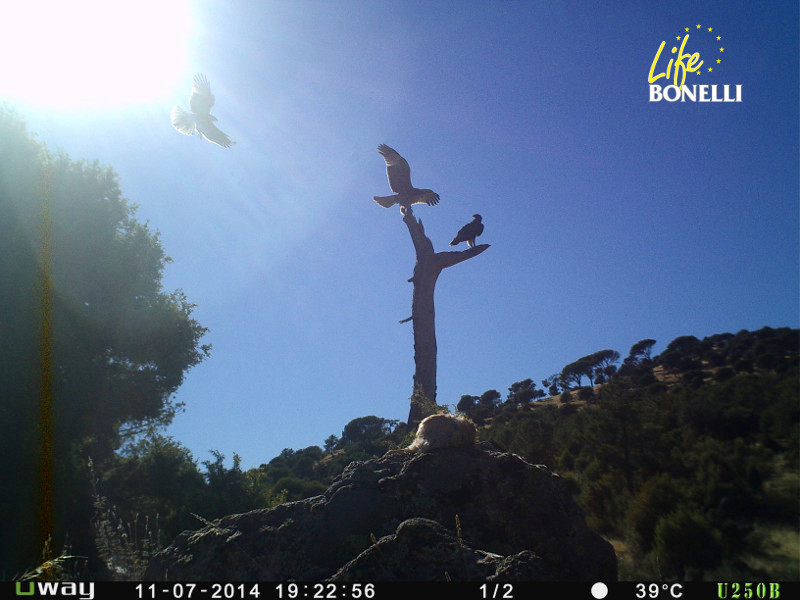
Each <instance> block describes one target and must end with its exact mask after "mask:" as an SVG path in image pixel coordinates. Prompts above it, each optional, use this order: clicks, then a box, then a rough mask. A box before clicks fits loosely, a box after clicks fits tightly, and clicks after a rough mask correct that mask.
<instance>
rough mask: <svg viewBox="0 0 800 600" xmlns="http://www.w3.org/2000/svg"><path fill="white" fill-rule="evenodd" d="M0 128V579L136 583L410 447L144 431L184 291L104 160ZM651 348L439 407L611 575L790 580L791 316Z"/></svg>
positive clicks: (390, 425) (183, 343)
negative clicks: (355, 469) (555, 481)
mask: <svg viewBox="0 0 800 600" xmlns="http://www.w3.org/2000/svg"><path fill="white" fill-rule="evenodd" d="M0 139H2V140H3V143H2V144H0V307H2V312H0V340H2V344H0V440H2V442H3V454H2V460H0V511H1V513H2V515H3V527H1V528H0V578H2V579H10V578H19V577H24V576H38V577H51V578H56V577H84V578H92V579H100V578H116V579H136V577H137V576H138V575H139V574H140V573H141V572H142V569H143V567H144V565H145V562H146V560H147V558H148V557H149V556H150V555H151V554H152V553H153V552H155V551H157V550H158V549H160V548H162V547H163V546H164V545H166V544H167V543H169V541H170V540H171V539H172V538H173V537H174V536H175V535H177V534H178V533H179V532H180V531H182V530H185V529H196V528H198V527H201V526H202V525H203V523H204V522H207V521H208V520H211V519H214V518H217V517H220V516H223V515H226V514H231V513H237V512H243V511H247V510H251V509H256V508H264V507H269V506H274V505H276V504H279V503H282V502H286V501H291V500H298V499H302V498H305V497H309V496H313V495H315V494H319V493H321V492H322V491H324V490H325V489H326V487H327V486H328V485H329V484H330V483H331V481H332V480H333V478H334V477H335V476H336V475H338V474H339V473H340V472H341V471H342V469H343V468H344V467H345V466H346V465H347V464H348V463H349V462H351V461H354V460H365V459H369V458H372V457H376V456H380V455H382V454H383V453H385V452H386V451H387V450H389V449H392V448H397V447H401V446H403V445H405V444H407V443H408V442H409V441H410V440H409V439H408V438H407V437H406V435H405V430H406V428H405V423H401V422H398V421H394V420H387V419H383V418H380V417H377V416H366V417H361V418H358V419H355V420H353V421H351V422H350V423H348V424H346V425H345V426H344V428H343V429H342V431H341V433H340V434H339V435H331V436H330V437H328V438H327V439H326V440H324V442H323V443H322V445H321V446H311V447H308V448H305V449H300V450H292V449H289V448H287V449H285V450H283V451H282V452H281V453H280V455H279V456H276V457H274V458H272V459H271V460H269V462H266V463H264V464H262V465H260V466H259V467H257V468H254V469H249V470H243V469H242V468H241V460H240V458H239V457H238V456H236V455H234V456H233V457H232V465H231V466H230V467H228V466H226V463H225V457H224V456H223V455H221V454H220V453H219V452H216V451H210V453H209V456H208V457H201V459H200V460H199V462H198V458H196V457H194V456H192V454H191V452H189V450H188V449H187V448H185V447H184V446H183V445H182V444H181V443H180V442H179V441H177V440H174V439H172V438H168V437H165V436H163V435H162V434H161V432H162V431H163V430H164V428H165V427H166V426H167V425H168V424H169V423H170V422H171V421H172V419H173V418H174V416H175V415H176V414H177V413H178V412H179V411H180V410H181V406H180V405H179V404H178V403H176V402H174V401H173V394H174V393H175V391H176V390H177V389H178V387H179V386H180V384H181V382H182V381H183V377H184V376H185V375H186V373H187V372H188V371H189V370H190V369H191V368H192V366H194V365H196V364H198V363H199V362H200V361H202V360H204V359H206V358H207V357H208V356H210V348H209V347H208V346H205V345H203V344H202V343H201V340H202V337H203V334H204V333H205V329H204V328H203V327H202V326H201V325H200V324H199V323H198V322H197V321H196V320H195V319H194V318H193V317H192V309H193V305H192V304H191V303H190V302H189V301H188V299H187V298H186V297H185V296H184V295H183V294H182V293H181V292H180V291H179V290H178V291H174V292H167V291H165V290H163V289H162V286H161V277H162V273H163V269H164V267H165V265H166V264H167V263H168V262H169V258H168V257H167V255H166V254H165V253H164V250H163V248H162V246H161V243H160V241H159V238H158V234H157V233H156V232H153V231H151V230H150V229H149V228H148V226H147V225H146V224H142V223H140V222H138V221H137V220H136V218H135V206H133V205H132V204H130V203H129V202H127V201H126V200H125V199H124V198H123V197H122V195H121V192H120V189H119V185H118V183H117V180H116V175H115V174H114V173H113V171H112V170H111V169H109V168H107V167H102V166H100V165H98V164H97V163H87V162H85V161H73V160H71V159H70V158H69V157H68V156H66V155H64V154H63V153H51V152H50V151H48V150H47V148H45V147H44V146H43V145H42V144H40V143H39V142H37V141H36V139H35V138H34V137H33V136H32V135H30V134H29V133H28V132H27V130H26V127H25V125H24V124H23V123H22V122H21V121H20V120H19V119H18V118H17V117H16V116H15V115H14V114H13V113H11V112H10V111H7V110H4V109H2V108H0ZM654 344H655V341H654V340H650V339H645V340H642V341H641V342H638V343H637V344H635V345H634V346H633V347H632V348H631V350H630V352H629V354H628V356H627V357H626V358H624V359H623V360H622V361H621V362H620V359H621V356H620V354H619V353H618V352H616V351H614V350H609V349H606V350H600V351H597V352H594V353H592V354H589V355H587V356H585V357H582V358H579V359H577V360H575V361H574V362H572V363H570V364H568V365H566V366H565V367H564V368H563V369H562V371H561V372H559V373H557V374H554V375H551V376H549V377H547V378H545V379H542V380H541V381H540V382H539V383H540V384H541V387H539V384H537V382H535V381H534V380H533V379H524V380H521V381H519V382H515V383H513V384H511V386H510V387H509V390H508V393H507V395H506V397H505V398H503V396H502V395H501V394H500V393H499V392H497V391H496V390H488V391H486V392H484V393H483V394H481V395H479V396H472V395H464V396H462V397H461V399H460V400H458V402H457V410H458V411H459V412H461V413H463V414H465V415H468V416H469V417H470V418H472V419H473V420H474V421H475V422H476V424H478V426H479V436H480V438H481V439H482V440H485V441H489V442H492V443H494V444H495V445H496V446H498V447H499V448H501V449H504V450H507V451H512V452H516V453H518V454H520V455H522V456H524V457H526V458H527V459H528V460H530V461H533V462H537V463H544V464H547V465H548V466H550V467H552V468H553V469H554V470H555V471H557V472H558V473H559V474H561V476H562V477H564V478H565V479H566V480H568V481H569V482H571V485H572V488H573V490H574V493H575V496H576V498H577V499H578V501H579V502H580V504H581V505H582V506H583V508H584V509H585V511H586V515H587V520H588V522H589V524H590V525H591V526H592V527H593V528H595V529H596V530H597V531H599V532H601V533H602V534H604V535H606V536H607V537H609V539H612V540H613V541H614V543H615V544H616V545H617V549H618V553H619V554H620V556H621V557H623V558H625V557H629V559H628V560H623V561H622V562H621V565H622V569H623V571H622V576H623V577H626V576H627V577H629V578H636V579H643V578H654V579H655V578H665V579H681V578H702V577H714V578H720V579H737V580H741V578H742V577H745V576H747V577H749V578H752V579H762V580H766V579H797V578H798V576H800V573H798V572H797V564H798V561H797V556H796V552H797V544H796V541H797V523H798V503H797V499H798V468H799V466H800V465H799V464H798V447H799V441H798V421H799V420H800V417H799V415H798V402H797V399H798V385H797V382H798V331H797V330H792V329H788V328H781V329H771V328H764V329H761V330H759V331H755V332H749V331H741V332H739V333H737V334H721V335H716V336H712V337H710V338H706V339H703V340H699V339H697V338H695V337H693V336H683V337H680V338H677V339H676V340H674V341H672V342H671V343H670V344H669V345H668V346H667V348H666V350H665V351H664V352H662V353H661V354H660V355H658V356H651V351H652V348H653V346H654ZM586 382H588V386H586V385H584V383H586ZM203 458H204V459H205V460H202V459H203ZM785 540H788V543H784V542H785ZM789 546H793V547H794V552H795V555H794V557H792V555H791V554H788V555H787V550H786V548H787V547H789ZM487 550H491V549H487ZM37 567H40V571H39V572H38V573H36V572H35V571H34V570H35V569H36V568H37Z"/></svg>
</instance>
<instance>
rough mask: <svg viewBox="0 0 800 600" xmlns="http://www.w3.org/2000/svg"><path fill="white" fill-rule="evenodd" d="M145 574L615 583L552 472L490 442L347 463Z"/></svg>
mask: <svg viewBox="0 0 800 600" xmlns="http://www.w3.org/2000/svg"><path fill="white" fill-rule="evenodd" d="M144 578H145V579H147V580H185V581H191V580H195V581H202V580H228V581H233V580H235V581H252V580H260V581H286V580H298V581H322V580H327V579H336V580H343V581H344V580H361V581H386V580H398V581H407V580H417V581H420V580H427V581H435V580H442V581H444V580H445V579H446V578H450V579H451V580H453V581H457V580H472V581H477V580H516V581H520V580H529V581H546V580H551V581H571V580H579V581H613V580H616V578H617V563H616V556H615V554H614V550H613V548H612V547H611V545H610V544H609V543H608V542H606V541H605V540H604V539H603V538H601V537H600V536H599V535H597V534H596V533H594V532H593V531H591V530H590V529H589V528H588V527H587V526H586V522H585V520H584V515H583V513H582V511H581V510H580V508H579V507H578V506H577V505H576V504H575V502H574V501H573V500H572V497H571V496H570V494H569V492H568V490H567V488H566V486H565V485H564V483H563V481H562V480H561V478H560V477H559V476H558V475H556V474H554V473H553V472H552V471H550V470H549V469H547V468H546V467H544V466H541V465H532V464H530V463H528V462H526V461H525V460H524V459H522V458H521V457H519V456H517V455H514V454H508V453H503V452H499V451H496V450H494V449H492V448H491V447H490V446H489V445H488V444H471V445H468V446H460V447H451V448H436V449H433V450H431V451H429V452H424V453H413V452H410V451H395V452H390V453H388V454H386V455H384V456H383V457H381V458H379V459H374V460H369V461H366V462H356V463H352V464H350V465H348V466H347V468H345V470H344V471H343V472H342V474H341V475H340V476H339V477H337V478H336V479H335V480H334V482H333V483H332V484H331V486H330V487H329V488H328V490H327V491H326V492H325V493H324V494H323V495H321V496H315V497H313V498H308V499H306V500H302V501H300V502H290V503H288V504H282V505H280V506H277V507H274V508H271V509H263V510H255V511H252V512H248V513H244V514H239V515H230V516H227V517H223V518H221V519H218V520H216V521H214V522H213V523H210V524H208V525H207V526H206V527H204V528H203V529H200V530H198V531H186V532H183V533H182V534H180V535H179V536H178V537H177V538H176V539H175V540H174V541H173V543H172V544H171V545H170V546H169V547H167V548H166V549H164V550H162V551H161V552H160V553H159V554H157V555H156V556H155V557H154V558H153V559H152V561H151V563H150V565H149V567H148V569H147V571H146V573H145V576H144Z"/></svg>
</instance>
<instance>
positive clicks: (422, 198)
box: [372, 144, 439, 214]
mask: <svg viewBox="0 0 800 600" xmlns="http://www.w3.org/2000/svg"><path fill="white" fill-rule="evenodd" d="M378 152H380V153H381V155H382V156H383V159H384V160H385V161H386V176H387V177H388V178H389V187H390V188H391V189H392V191H393V192H394V193H395V195H394V196H373V197H372V199H373V200H375V202H377V203H378V204H380V205H381V206H383V207H384V208H390V207H392V206H393V205H395V204H399V205H400V212H402V213H404V214H405V212H406V210H408V209H409V208H410V207H411V205H412V204H427V205H428V206H434V205H436V204H439V194H437V193H436V192H434V191H433V190H422V189H419V188H415V187H414V186H413V185H411V168H410V167H409V166H408V162H406V159H405V158H403V157H402V156H400V155H399V154H398V153H397V151H396V150H393V149H392V148H389V146H387V145H386V144H381V145H380V146H378Z"/></svg>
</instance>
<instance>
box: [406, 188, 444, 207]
mask: <svg viewBox="0 0 800 600" xmlns="http://www.w3.org/2000/svg"><path fill="white" fill-rule="evenodd" d="M418 191H419V192H420V193H419V194H415V195H414V199H413V200H412V201H411V204H427V205H428V206H436V205H437V204H439V194H437V193H436V192H434V191H433V190H418Z"/></svg>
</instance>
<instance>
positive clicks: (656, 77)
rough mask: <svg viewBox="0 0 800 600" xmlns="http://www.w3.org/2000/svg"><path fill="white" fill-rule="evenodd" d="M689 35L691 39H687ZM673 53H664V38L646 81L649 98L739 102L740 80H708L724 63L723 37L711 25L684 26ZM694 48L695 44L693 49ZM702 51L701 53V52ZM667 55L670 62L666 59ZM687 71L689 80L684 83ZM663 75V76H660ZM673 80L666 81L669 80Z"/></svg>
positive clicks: (665, 43)
mask: <svg viewBox="0 0 800 600" xmlns="http://www.w3.org/2000/svg"><path fill="white" fill-rule="evenodd" d="M690 37H691V40H690ZM675 40H676V43H675V45H674V46H673V47H672V51H671V53H670V54H672V57H671V58H670V55H669V54H665V53H664V48H665V47H666V45H667V42H666V40H665V41H662V42H661V45H660V46H659V47H658V50H657V51H656V54H655V56H654V57H653V62H652V63H651V65H650V72H649V73H648V75H647V81H648V83H649V84H650V102H661V101H662V100H666V101H667V102H741V101H742V86H741V84H728V83H724V84H719V83H707V82H706V80H707V79H710V78H712V77H713V76H714V75H715V74H717V73H718V72H719V71H720V70H721V69H722V67H723V65H724V63H723V58H724V56H725V41H724V40H723V38H722V34H721V33H718V32H717V31H715V30H714V28H713V27H708V26H704V25H701V24H699V23H698V24H697V25H696V26H693V27H684V28H683V29H681V31H680V32H678V35H676V36H675ZM693 48H697V50H696V51H694V52H692V49H693ZM701 51H702V52H703V54H702V56H701V54H700V52H701ZM668 58H669V62H667V59H668ZM687 75H688V78H689V84H687V83H686V79H687ZM662 78H663V79H662ZM670 81H671V82H672V83H669V82H670Z"/></svg>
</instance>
